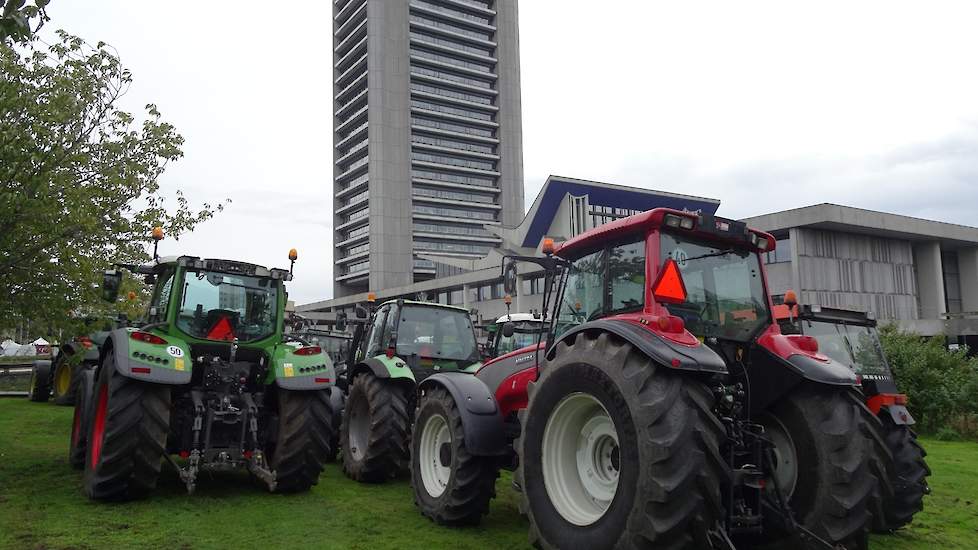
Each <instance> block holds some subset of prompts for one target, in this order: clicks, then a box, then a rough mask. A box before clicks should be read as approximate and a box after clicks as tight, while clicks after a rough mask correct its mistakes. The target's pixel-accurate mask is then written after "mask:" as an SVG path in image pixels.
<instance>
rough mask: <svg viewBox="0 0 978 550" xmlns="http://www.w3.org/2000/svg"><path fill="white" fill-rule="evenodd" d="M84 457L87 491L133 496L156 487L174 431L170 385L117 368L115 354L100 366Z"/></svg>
mask: <svg viewBox="0 0 978 550" xmlns="http://www.w3.org/2000/svg"><path fill="white" fill-rule="evenodd" d="M93 398H94V400H93V403H92V408H91V409H90V411H91V421H90V422H89V430H88V438H87V440H88V451H87V455H88V456H87V458H86V460H85V480H84V485H85V493H86V494H87V495H88V497H89V498H91V499H93V500H128V499H133V498H139V497H142V496H145V495H146V494H147V493H149V491H151V490H153V489H155V488H156V480H157V478H159V475H160V468H161V466H162V460H163V453H164V452H166V451H165V444H166V437H167V434H168V433H169V431H170V388H169V386H163V385H160V384H151V383H147V382H139V381H136V380H132V379H130V378H126V377H125V376H123V375H121V374H119V373H118V372H116V368H115V354H113V353H111V352H110V353H108V354H106V356H105V359H104V360H103V363H102V367H101V369H99V373H98V377H97V382H96V384H95V391H94V394H93Z"/></svg>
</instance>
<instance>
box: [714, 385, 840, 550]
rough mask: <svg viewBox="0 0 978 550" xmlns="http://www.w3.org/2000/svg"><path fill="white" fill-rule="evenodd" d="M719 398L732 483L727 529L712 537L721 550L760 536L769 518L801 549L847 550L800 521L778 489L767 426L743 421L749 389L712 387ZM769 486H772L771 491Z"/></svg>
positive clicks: (719, 528)
mask: <svg viewBox="0 0 978 550" xmlns="http://www.w3.org/2000/svg"><path fill="white" fill-rule="evenodd" d="M713 394H714V397H715V398H716V408H715V409H714V410H715V412H716V414H717V416H718V417H719V418H720V421H721V422H723V424H724V426H725V427H726V431H727V441H726V443H725V445H726V448H725V450H726V453H724V454H726V459H727V465H728V466H729V467H730V471H731V476H730V485H729V486H728V487H727V491H726V494H725V496H726V498H727V503H726V517H725V518H724V522H723V525H717V527H716V528H715V529H713V530H711V531H710V532H709V533H708V535H709V539H710V542H711V544H712V545H713V547H714V548H715V549H717V550H736V547H735V546H734V544H733V542H732V541H731V538H730V537H731V536H734V537H736V536H737V535H748V536H750V535H760V534H761V533H763V532H764V530H765V524H764V520H765V519H766V520H768V522H769V525H770V526H772V527H774V528H775V529H778V530H782V531H784V532H785V533H787V534H788V535H790V536H791V539H792V540H793V542H795V543H796V544H798V546H799V547H800V548H805V549H811V550H846V549H845V547H844V546H841V545H833V544H832V543H830V542H828V541H826V540H824V539H822V538H821V537H819V536H818V535H816V534H815V533H813V532H811V531H810V530H808V529H806V528H805V527H804V526H803V525H801V524H799V523H798V522H797V521H795V517H794V513H793V512H792V511H791V507H790V506H789V504H788V499H787V497H786V496H785V494H784V491H783V489H782V488H781V487H779V486H778V480H777V476H775V475H773V473H774V469H775V466H774V465H775V460H774V443H773V442H772V441H771V440H770V439H768V437H767V435H766V434H765V431H764V426H762V425H760V424H757V423H754V422H751V421H750V420H746V419H744V418H743V417H744V408H743V400H744V396H745V393H744V387H743V384H742V383H739V382H738V383H736V384H733V385H725V384H723V383H717V384H716V385H715V386H713ZM768 483H771V484H772V486H771V487H768Z"/></svg>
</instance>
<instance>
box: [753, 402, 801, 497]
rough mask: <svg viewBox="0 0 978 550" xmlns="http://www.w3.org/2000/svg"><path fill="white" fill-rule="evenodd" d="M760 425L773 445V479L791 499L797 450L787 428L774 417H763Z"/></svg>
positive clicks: (793, 490)
mask: <svg viewBox="0 0 978 550" xmlns="http://www.w3.org/2000/svg"><path fill="white" fill-rule="evenodd" d="M762 424H764V430H765V432H767V436H768V438H769V439H770V440H771V443H773V444H774V478H775V479H777V481H778V487H780V488H781V491H782V492H783V493H784V495H785V496H786V497H788V498H791V496H792V495H793V494H794V493H795V485H796V484H797V483H798V450H797V448H796V447H795V441H794V439H792V438H791V432H789V431H788V428H787V427H785V425H784V424H783V423H782V422H781V421H780V420H778V418H777V417H776V416H773V415H770V414H767V415H764V418H763V419H762ZM772 489H773V487H772Z"/></svg>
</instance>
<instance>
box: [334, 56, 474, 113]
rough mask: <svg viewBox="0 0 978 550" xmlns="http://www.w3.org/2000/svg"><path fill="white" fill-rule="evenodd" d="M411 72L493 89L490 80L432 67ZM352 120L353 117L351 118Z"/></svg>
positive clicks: (412, 67) (415, 67) (415, 68)
mask: <svg viewBox="0 0 978 550" xmlns="http://www.w3.org/2000/svg"><path fill="white" fill-rule="evenodd" d="M411 72H412V73H414V74H421V75H425V76H430V77H434V78H440V79H442V80H447V81H449V82H455V83H456V84H465V85H466V86H474V87H476V88H485V89H487V90H491V89H492V82H490V81H488V80H482V79H481V78H472V77H468V76H462V75H460V74H455V73H452V72H449V71H443V70H441V69H432V68H431V67H422V66H420V65H411ZM350 118H352V117H350Z"/></svg>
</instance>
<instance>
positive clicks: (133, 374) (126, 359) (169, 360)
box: [99, 328, 193, 385]
mask: <svg viewBox="0 0 978 550" xmlns="http://www.w3.org/2000/svg"><path fill="white" fill-rule="evenodd" d="M147 335H148V336H152V337H156V338H157V339H158V341H161V342H163V343H155V342H157V340H154V339H153V338H149V337H148V336H147ZM100 350H101V359H100V361H99V364H100V365H101V364H102V362H103V361H104V360H105V358H106V357H107V356H108V355H109V354H110V353H111V354H113V357H114V359H115V368H116V372H118V373H119V374H121V375H123V376H125V377H128V378H132V379H133V380H141V381H143V382H155V383H157V384H172V385H179V384H187V383H189V382H190V377H191V375H192V370H193V360H192V359H191V357H190V346H188V345H187V343H186V342H185V341H183V340H181V339H180V338H177V337H175V336H173V335H170V334H167V335H157V334H154V333H152V332H151V331H150V332H146V331H142V330H138V329H135V328H123V329H116V330H113V331H112V332H111V333H110V334H109V336H108V338H106V339H105V344H103V345H102V346H101V347H100Z"/></svg>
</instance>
